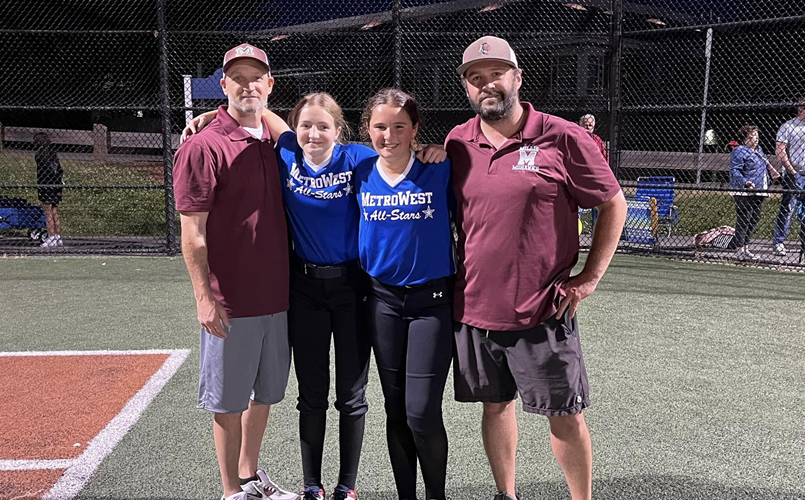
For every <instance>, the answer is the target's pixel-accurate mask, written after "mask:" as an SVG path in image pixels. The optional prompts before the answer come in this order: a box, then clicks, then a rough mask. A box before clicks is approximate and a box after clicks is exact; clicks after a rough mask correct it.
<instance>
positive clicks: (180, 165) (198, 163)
mask: <svg viewBox="0 0 805 500" xmlns="http://www.w3.org/2000/svg"><path fill="white" fill-rule="evenodd" d="M217 184H218V178H217V175H216V168H215V160H214V159H213V157H212V154H211V153H210V151H209V150H208V149H207V148H206V147H204V146H203V145H200V144H196V143H195V142H187V143H185V144H184V145H182V146H181V147H180V148H179V150H178V151H176V157H175V158H174V160H173V193H174V197H175V199H176V210H178V211H180V212H209V211H210V210H212V206H213V203H214V202H215V186H216V185H217Z"/></svg>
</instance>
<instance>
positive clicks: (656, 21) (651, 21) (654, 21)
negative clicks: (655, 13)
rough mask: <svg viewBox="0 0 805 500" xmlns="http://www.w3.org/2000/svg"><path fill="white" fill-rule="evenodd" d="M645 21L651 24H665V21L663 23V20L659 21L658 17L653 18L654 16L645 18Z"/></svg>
mask: <svg viewBox="0 0 805 500" xmlns="http://www.w3.org/2000/svg"><path fill="white" fill-rule="evenodd" d="M646 22H647V23H651V24H656V25H657V26H665V23H664V22H662V21H661V20H659V19H655V18H653V17H652V18H651V19H646Z"/></svg>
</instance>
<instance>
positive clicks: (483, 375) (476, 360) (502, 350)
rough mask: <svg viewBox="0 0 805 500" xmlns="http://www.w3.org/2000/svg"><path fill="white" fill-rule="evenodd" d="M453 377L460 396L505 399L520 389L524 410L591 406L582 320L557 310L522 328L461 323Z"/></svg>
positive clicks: (554, 411) (558, 411) (548, 412)
mask: <svg viewBox="0 0 805 500" xmlns="http://www.w3.org/2000/svg"><path fill="white" fill-rule="evenodd" d="M455 339H456V352H455V360H454V364H453V377H454V384H455V392H456V400H457V401H463V402H479V401H480V402H485V403H504V402H508V401H513V400H514V399H516V398H517V394H518V393H519V394H520V397H521V398H522V399H523V410H525V411H526V412H529V413H537V414H540V415H545V416H548V417H559V416H565V415H574V414H577V413H579V412H581V410H583V409H584V408H587V407H588V406H590V388H589V383H588V381H587V371H586V370H585V368H584V358H583V357H582V355H581V343H580V341H579V331H578V323H577V322H576V318H572V319H569V318H568V317H567V313H565V316H564V317H563V318H562V320H561V321H560V320H557V319H556V318H554V317H553V316H552V317H551V318H549V319H548V320H546V321H544V322H543V323H541V324H539V325H537V326H535V327H534V328H530V329H528V330H520V331H508V332H500V331H495V330H492V331H489V330H483V329H480V328H475V327H473V326H469V325H465V324H463V323H456V324H455Z"/></svg>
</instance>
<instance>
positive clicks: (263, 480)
mask: <svg viewBox="0 0 805 500" xmlns="http://www.w3.org/2000/svg"><path fill="white" fill-rule="evenodd" d="M255 474H256V475H257V481H249V482H248V483H246V484H244V485H243V486H241V487H242V488H243V491H244V492H245V493H248V494H249V495H251V496H253V497H255V498H266V499H269V500H299V495H297V494H296V493H292V492H290V491H286V490H283V489H282V488H280V487H279V485H277V483H275V482H274V481H272V480H271V478H270V477H268V474H266V473H265V471H264V470H261V469H257V472H256V473H255ZM258 495H259V496H258ZM250 498H251V497H250ZM236 500H240V499H236Z"/></svg>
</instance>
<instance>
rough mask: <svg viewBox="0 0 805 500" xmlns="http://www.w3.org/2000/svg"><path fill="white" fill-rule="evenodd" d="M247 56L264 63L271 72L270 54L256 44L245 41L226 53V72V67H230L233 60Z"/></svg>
mask: <svg viewBox="0 0 805 500" xmlns="http://www.w3.org/2000/svg"><path fill="white" fill-rule="evenodd" d="M246 58H248V59H254V60H255V61H259V62H261V63H263V64H264V65H265V67H266V69H267V70H268V72H269V73H270V72H271V66H270V65H269V64H268V56H267V55H266V53H265V52H263V51H262V50H260V49H258V48H257V47H255V46H254V45H249V44H248V43H243V44H241V45H238V46H237V47H235V48H232V49H229V51H228V52H227V53H226V54H224V66H223V67H224V73H226V68H228V67H229V66H230V65H231V64H232V63H233V62H235V61H237V60H238V59H246Z"/></svg>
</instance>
